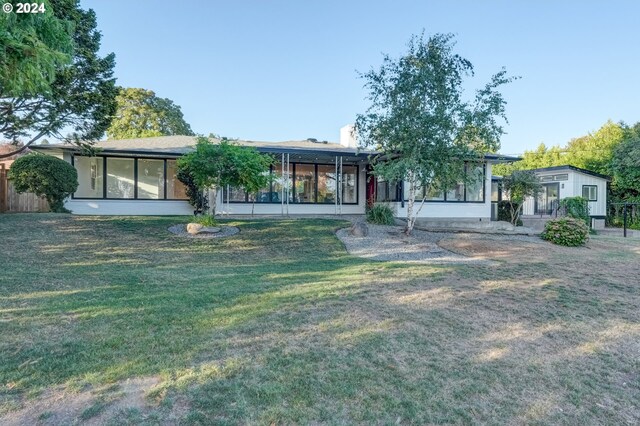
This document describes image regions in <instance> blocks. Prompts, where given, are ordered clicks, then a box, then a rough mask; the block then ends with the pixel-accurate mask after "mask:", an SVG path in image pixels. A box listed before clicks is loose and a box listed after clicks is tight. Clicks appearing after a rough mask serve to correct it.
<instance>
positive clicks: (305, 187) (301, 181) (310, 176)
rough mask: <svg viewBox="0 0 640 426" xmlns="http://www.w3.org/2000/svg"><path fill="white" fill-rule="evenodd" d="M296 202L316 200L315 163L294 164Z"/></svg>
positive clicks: (313, 201)
mask: <svg viewBox="0 0 640 426" xmlns="http://www.w3.org/2000/svg"><path fill="white" fill-rule="evenodd" d="M294 170H295V182H294V194H293V195H294V198H293V200H294V202H295V203H315V202H316V197H315V194H316V171H315V165H313V164H294Z"/></svg>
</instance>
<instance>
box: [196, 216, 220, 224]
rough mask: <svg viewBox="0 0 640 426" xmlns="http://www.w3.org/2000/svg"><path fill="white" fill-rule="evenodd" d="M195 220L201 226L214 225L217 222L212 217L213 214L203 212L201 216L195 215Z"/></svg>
mask: <svg viewBox="0 0 640 426" xmlns="http://www.w3.org/2000/svg"><path fill="white" fill-rule="evenodd" d="M195 222H196V223H199V224H200V225H202V226H216V225H217V224H218V222H217V221H216V219H215V217H213V215H210V214H203V215H201V216H196V218H195Z"/></svg>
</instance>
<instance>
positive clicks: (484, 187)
mask: <svg viewBox="0 0 640 426" xmlns="http://www.w3.org/2000/svg"><path fill="white" fill-rule="evenodd" d="M473 164H478V163H477V162H465V163H464V170H465V174H466V173H467V167H468V166H469V165H473ZM467 187H468V184H467V183H466V182H465V183H464V197H463V199H462V200H447V192H449V190H446V191H443V193H444V194H443V195H444V197H443V198H444V199H442V200H424V202H425V203H450V204H462V203H467V204H484V203H485V202H486V201H487V163H486V162H483V163H482V200H480V201H467ZM425 189H426V188H423V189H422V194H423V196H424V190H425ZM402 196H403V198H404V194H402ZM408 201H409V200H408V199H405V200H404V202H405V203H406V202H408ZM416 201H420V202H422V199H421V198H416ZM376 202H400V201H389V200H387V201H378V200H376Z"/></svg>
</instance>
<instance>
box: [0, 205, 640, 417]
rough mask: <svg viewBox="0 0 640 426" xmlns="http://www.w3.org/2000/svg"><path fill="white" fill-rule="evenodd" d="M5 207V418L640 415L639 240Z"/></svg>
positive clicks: (0, 367)
mask: <svg viewBox="0 0 640 426" xmlns="http://www.w3.org/2000/svg"><path fill="white" fill-rule="evenodd" d="M186 220H187V219H185V218H141V217H134V218H90V217H74V216H68V215H54V214H39V215H35V214H34V215H26V214H25V215H18V214H16V215H2V216H0V239H1V240H0V241H1V245H0V268H1V273H0V336H1V339H0V424H31V423H34V422H39V423H41V424H69V423H73V422H78V423H81V422H93V423H95V424H126V423H130V424H139V423H143V424H167V423H170V424H176V423H179V424H212V423H213V424H238V423H243V424H244V423H260V424H272V423H273V424H282V423H285V424H291V423H329V424H344V423H379V424H392V423H393V424H396V423H398V424H427V423H512V424H513V423H534V424H536V423H538V424H558V423H565V424H580V423H582V424H594V423H601V424H614V423H615V424H637V423H638V422H640V403H639V402H638V401H640V240H638V239H635V240H634V239H627V240H624V239H622V238H618V237H604V236H596V237H594V238H593V240H592V241H591V242H590V243H589V244H588V246H587V247H584V248H577V249H569V248H561V247H556V246H552V245H551V244H549V243H546V242H542V241H540V243H530V242H522V243H518V242H517V241H515V242H514V241H510V242H508V243H506V242H503V241H500V240H499V239H490V238H487V239H483V238H474V239H465V238H462V237H460V238H457V237H455V236H454V237H451V238H447V239H444V240H442V241H441V242H440V244H441V245H442V246H443V247H444V248H447V249H450V250H454V251H456V252H458V253H461V254H466V255H473V256H478V257H482V258H486V259H489V260H493V261H494V262H486V263H482V262H480V263H473V264H470V263H468V264H434V265H429V264H416V263H411V264H406V263H399V262H396V263H394V262H373V261H368V260H364V259H360V258H355V257H352V256H349V255H348V254H347V253H346V251H345V249H344V247H343V245H342V244H341V243H340V241H339V240H338V239H337V238H336V237H335V234H334V231H335V230H336V229H337V228H339V227H343V226H345V222H341V221H333V220H320V219H299V220H247V221H229V224H232V225H234V226H238V227H240V229H241V232H240V233H239V234H237V235H234V236H232V237H229V238H225V239H220V240H189V239H181V238H179V237H176V236H174V235H172V234H170V233H169V232H167V228H168V227H169V226H170V225H173V224H175V223H178V222H181V221H186Z"/></svg>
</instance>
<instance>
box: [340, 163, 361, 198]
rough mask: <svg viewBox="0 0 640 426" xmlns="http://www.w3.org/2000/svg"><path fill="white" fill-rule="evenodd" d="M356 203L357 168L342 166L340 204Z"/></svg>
mask: <svg viewBox="0 0 640 426" xmlns="http://www.w3.org/2000/svg"><path fill="white" fill-rule="evenodd" d="M357 202H358V167H356V166H344V165H343V166H342V203H343V204H356V203H357Z"/></svg>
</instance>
